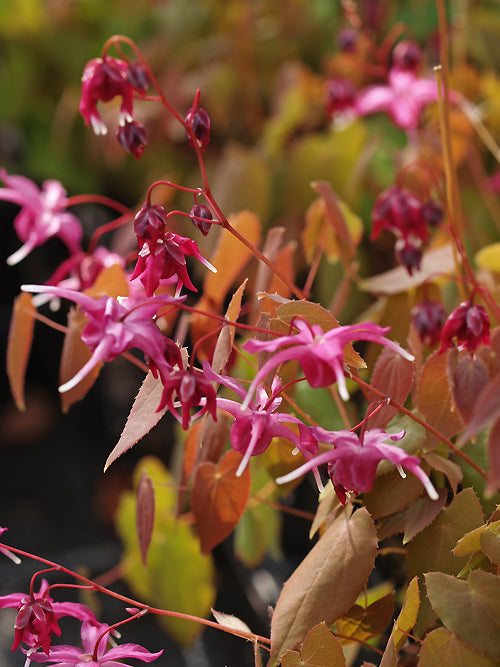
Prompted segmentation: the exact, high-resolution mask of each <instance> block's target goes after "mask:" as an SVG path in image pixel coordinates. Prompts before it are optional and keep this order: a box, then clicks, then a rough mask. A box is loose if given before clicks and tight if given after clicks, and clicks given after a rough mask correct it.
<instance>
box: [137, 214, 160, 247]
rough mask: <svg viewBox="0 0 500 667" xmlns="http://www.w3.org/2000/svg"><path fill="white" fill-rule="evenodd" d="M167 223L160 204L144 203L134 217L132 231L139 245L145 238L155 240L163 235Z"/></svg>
mask: <svg viewBox="0 0 500 667" xmlns="http://www.w3.org/2000/svg"><path fill="white" fill-rule="evenodd" d="M166 224H167V213H166V211H165V209H164V208H163V206H160V204H152V205H151V206H148V205H147V204H144V206H143V207H142V208H141V210H140V211H139V213H137V215H136V216H135V218H134V232H135V233H136V235H137V238H138V239H139V242H140V243H141V245H142V244H143V243H144V241H146V240H152V241H154V242H155V243H156V241H157V240H158V239H159V238H160V237H161V236H163V234H164V232H165V226H166Z"/></svg>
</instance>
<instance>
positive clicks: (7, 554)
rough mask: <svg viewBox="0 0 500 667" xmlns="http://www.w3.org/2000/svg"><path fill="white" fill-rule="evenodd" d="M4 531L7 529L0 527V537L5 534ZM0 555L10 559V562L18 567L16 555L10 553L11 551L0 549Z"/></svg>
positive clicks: (18, 561) (5, 548)
mask: <svg viewBox="0 0 500 667" xmlns="http://www.w3.org/2000/svg"><path fill="white" fill-rule="evenodd" d="M6 530H9V529H8V528H1V527H0V535H2V533H5V531H6ZM0 554H3V555H4V556H7V558H10V560H11V561H12V562H14V563H15V564H16V565H19V563H20V562H21V559H20V558H19V556H16V554H14V553H12V551H11V550H10V549H8V548H7V547H0Z"/></svg>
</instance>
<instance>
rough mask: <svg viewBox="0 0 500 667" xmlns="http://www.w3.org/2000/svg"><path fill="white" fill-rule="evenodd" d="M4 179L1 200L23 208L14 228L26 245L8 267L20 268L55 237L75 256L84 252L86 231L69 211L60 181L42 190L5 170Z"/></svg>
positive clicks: (11, 257)
mask: <svg viewBox="0 0 500 667" xmlns="http://www.w3.org/2000/svg"><path fill="white" fill-rule="evenodd" d="M0 177H1V178H2V180H3V181H4V183H5V184H6V186H7V187H6V188H0V199H3V200H4V201H10V202H13V203H14V204H18V205H19V206H20V207H21V211H20V212H19V213H18V215H17V217H16V219H15V220H14V227H15V230H16V232H17V235H18V236H19V238H20V239H21V241H23V244H24V245H22V246H21V248H19V250H17V251H16V252H15V253H14V254H13V255H11V256H10V257H8V258H7V263H8V264H11V265H12V264H17V263H18V262H20V261H21V260H22V259H24V258H25V257H26V256H27V255H28V254H29V253H30V252H31V251H32V250H33V248H36V247H37V246H39V245H42V244H43V243H45V241H47V239H49V238H51V237H53V236H57V237H58V238H60V239H61V240H62V241H63V242H64V243H65V244H66V245H67V247H68V249H69V251H70V252H71V253H72V254H76V253H79V252H80V251H81V248H80V242H81V240H82V227H81V224H80V221H79V220H78V218H76V217H75V216H74V215H73V214H72V213H68V211H66V206H67V202H68V200H67V197H66V190H65V189H64V188H63V186H62V185H61V183H59V181H45V182H44V183H43V185H42V188H41V189H40V188H39V187H38V186H37V185H36V184H35V183H33V181H30V180H29V178H25V177H24V176H9V174H7V172H6V171H5V169H1V170H0Z"/></svg>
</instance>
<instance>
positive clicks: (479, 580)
mask: <svg viewBox="0 0 500 667" xmlns="http://www.w3.org/2000/svg"><path fill="white" fill-rule="evenodd" d="M425 582H426V585H427V595H428V597H429V600H430V601H431V604H432V607H433V609H434V611H435V612H436V614H437V615H438V616H439V618H440V619H441V621H442V623H443V624H444V626H445V627H446V628H448V630H451V631H452V632H454V633H455V634H456V635H458V637H460V639H462V641H464V642H466V643H467V644H470V645H471V646H473V647H474V648H476V649H477V650H479V651H482V652H484V653H486V654H488V655H489V656H491V657H492V658H495V659H496V660H500V580H499V578H498V577H497V576H496V575H494V574H491V573H489V572H484V571H483V570H475V571H474V572H471V573H470V575H469V578H468V579H467V581H463V580H461V579H457V578H456V577H452V576H449V575H447V574H444V573H443V572H429V573H428V574H426V576H425Z"/></svg>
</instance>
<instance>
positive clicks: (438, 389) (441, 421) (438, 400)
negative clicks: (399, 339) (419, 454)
mask: <svg viewBox="0 0 500 667" xmlns="http://www.w3.org/2000/svg"><path fill="white" fill-rule="evenodd" d="M448 355H449V350H448V351H447V352H445V353H444V354H438V352H434V353H433V354H431V356H430V357H429V358H428V359H427V361H426V363H425V364H424V367H423V369H422V373H421V375H420V382H419V385H418V410H419V412H420V413H421V414H422V415H423V416H424V417H425V419H426V421H427V422H428V423H429V424H430V425H431V426H433V427H434V428H435V429H437V430H438V431H439V432H440V433H442V434H443V435H444V436H445V437H447V438H451V437H452V436H453V435H455V434H456V433H458V431H460V430H461V429H462V428H463V421H462V418H461V417H460V415H459V414H458V412H457V411H456V410H455V406H454V402H453V398H452V394H451V387H450V383H449V381H448V375H447V367H448ZM438 443H439V440H438V438H437V437H436V436H434V435H429V434H428V435H427V438H426V441H425V443H424V449H426V450H430V449H433V448H434V447H435V446H436V445H437V444H438Z"/></svg>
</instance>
